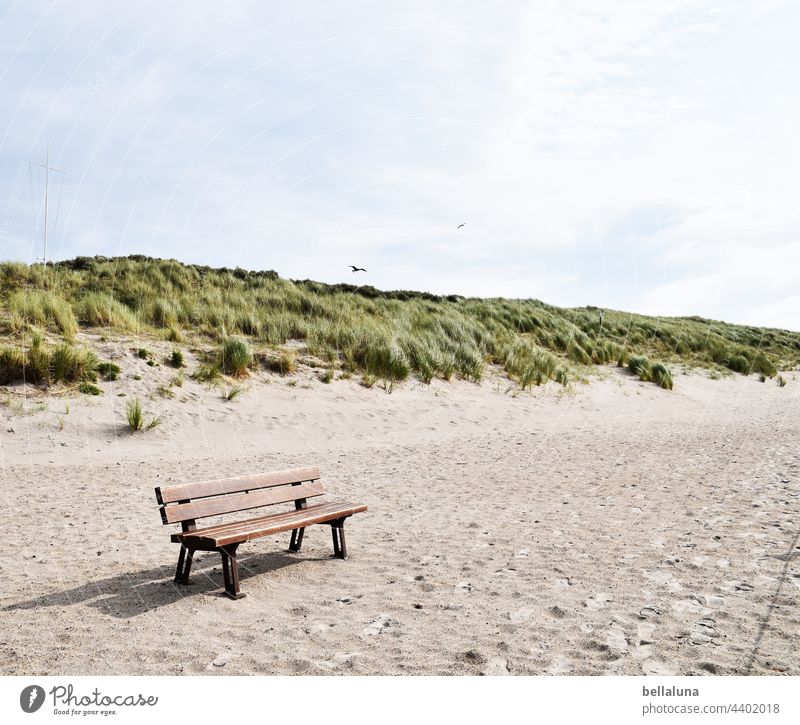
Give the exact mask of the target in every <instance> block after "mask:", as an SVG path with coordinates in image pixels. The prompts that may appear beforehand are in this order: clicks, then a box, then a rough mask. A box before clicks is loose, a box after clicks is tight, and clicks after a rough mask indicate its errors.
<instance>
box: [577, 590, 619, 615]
mask: <svg viewBox="0 0 800 725" xmlns="http://www.w3.org/2000/svg"><path fill="white" fill-rule="evenodd" d="M613 601H614V597H612V596H611V595H610V594H607V593H605V592H598V593H597V594H595V595H594V596H593V597H589V599H587V600H586V601H584V603H583V605H584V606H585V607H586V608H587V609H592V610H595V611H597V610H598V609H605V608H606V607H607V606H608V603H609V602H613Z"/></svg>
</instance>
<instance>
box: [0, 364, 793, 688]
mask: <svg viewBox="0 0 800 725" xmlns="http://www.w3.org/2000/svg"><path fill="white" fill-rule="evenodd" d="M153 374H158V375H162V376H166V375H167V372H166V371H163V370H161V371H159V372H157V373H153ZM788 377H789V384H788V385H787V386H786V387H785V388H779V387H778V386H777V385H775V384H774V382H772V381H770V382H768V383H766V384H762V383H759V382H758V381H757V380H756V379H755V378H752V377H751V378H744V377H741V376H736V377H732V378H729V379H724V380H718V381H712V380H709V379H707V378H706V377H705V376H703V375H700V374H697V375H680V376H678V377H677V378H676V384H675V390H674V391H673V392H671V393H670V392H667V391H663V390H660V389H659V388H657V387H656V386H655V385H652V384H645V383H641V382H639V381H638V380H636V379H633V378H631V377H629V376H628V375H626V374H625V373H624V372H622V371H618V370H617V369H614V368H609V369H607V370H606V371H604V372H603V375H602V379H598V380H594V381H593V382H592V383H591V384H590V385H581V384H577V385H575V386H574V387H573V390H572V391H571V392H566V391H564V389H563V388H560V387H558V386H556V385H554V384H549V385H547V386H546V387H544V388H539V389H536V390H535V391H534V392H533V393H524V394H520V395H516V396H514V395H512V394H511V392H510V391H508V392H507V388H508V386H509V383H508V381H505V380H503V379H502V378H500V377H495V378H489V379H487V380H486V381H485V382H484V383H482V384H481V385H474V384H470V383H465V382H452V383H444V382H435V383H434V384H433V385H431V386H424V385H418V384H414V383H408V384H406V385H404V386H402V387H400V388H398V389H397V390H395V391H394V392H393V393H391V394H387V393H386V392H385V391H383V390H381V389H379V388H377V387H376V388H372V389H369V390H367V389H365V388H362V387H360V386H359V385H358V384H357V383H356V382H355V381H353V380H349V381H335V382H334V383H333V384H331V385H323V384H322V383H320V382H318V381H316V380H315V379H313V377H311V376H310V375H306V376H305V377H301V378H300V379H299V381H298V382H296V383H295V384H294V385H290V384H289V382H288V380H287V379H284V378H280V377H276V376H272V377H269V378H267V377H258V378H252V379H251V380H250V381H249V382H248V383H246V388H247V389H246V390H245V392H244V393H243V394H242V396H240V398H239V399H237V400H236V401H234V402H225V401H223V400H222V399H221V398H220V395H219V393H218V392H216V391H210V390H206V389H205V388H203V387H201V386H200V385H198V384H196V383H194V382H192V381H190V380H187V381H186V383H185V384H184V386H183V387H182V388H178V389H176V390H175V392H176V397H175V398H174V399H172V400H162V399H160V398H155V399H152V400H151V399H145V409H146V410H147V411H149V412H150V413H152V414H156V413H161V412H162V411H166V414H165V417H164V423H163V425H162V426H161V427H160V428H158V429H156V430H152V431H148V432H145V433H141V434H137V435H134V436H130V435H128V434H127V431H126V430H125V428H124V412H123V411H124V404H125V402H126V400H128V399H130V397H131V396H133V395H135V394H138V395H142V396H143V397H144V395H145V394H146V393H147V392H148V391H149V390H150V389H151V387H152V385H153V382H152V376H151V379H150V380H149V381H148V379H145V378H144V376H143V380H141V381H135V380H133V379H131V378H130V377H126V378H125V380H124V381H121V382H119V383H114V384H104V390H105V394H104V395H103V396H102V397H100V398H98V399H93V398H91V399H90V398H87V397H85V396H84V397H81V398H80V399H78V398H75V399H73V400H72V401H71V402H70V406H69V414H66V413H65V412H64V411H65V409H66V408H65V401H64V400H54V399H52V398H50V399H47V400H46V401H44V399H41V401H44V402H40V404H39V405H38V408H39V409H37V404H36V402H35V401H29V402H28V406H27V408H28V410H29V411H32V412H30V414H23V415H21V414H19V412H18V411H17V412H14V411H12V410H10V409H5V410H0V414H2V415H3V418H4V419H3V421H2V423H3V424H2V426H0V445H1V446H2V447H1V448H0V464H2V468H1V469H0V476H2V491H3V503H4V506H3V514H2V522H3V531H4V533H5V535H6V537H7V539H8V541H9V542H11V544H10V545H6V546H5V547H3V552H2V554H0V566H1V567H2V575H3V580H4V586H3V589H2V594H0V618H1V620H0V621H2V623H3V627H2V630H3V634H2V641H0V672H2V673H3V674H122V673H126V674H176V673H199V674H204V673H208V674H212V673H213V674H339V673H342V674H447V673H455V674H459V673H465V674H477V673H485V674H491V675H499V674H515V675H516V674H523V675H524V674H642V673H646V674H745V673H751V674H778V673H783V674H793V675H798V674H800V653H799V652H798V649H797V647H798V645H797V642H798V641H800V608H799V607H798V604H800V539H798V535H799V533H800V528H798V527H799V526H800V523H798V522H800V518H799V517H798V512H799V511H800V455H798V451H800V445H799V444H800V416H799V415H798V413H800V394H798V392H797V391H798V390H800V387H798V383H797V381H794V380H792V377H791V374H790V375H789V376H788ZM148 386H149V387H148ZM120 392H124V393H126V397H117V395H118V393H120ZM59 418H63V419H64V421H65V422H64V424H63V429H62V428H61V424H60V423H59V420H58V419H59ZM11 431H13V432H11ZM306 464H319V465H320V467H321V468H322V470H323V480H324V481H325V483H326V484H327V486H328V488H329V491H330V492H331V494H330V495H331V496H332V497H333V498H342V499H347V500H356V501H363V502H364V503H367V504H368V505H369V509H370V510H369V512H368V513H365V514H360V515H358V516H356V517H354V519H351V520H350V522H349V523H348V546H349V549H350V554H351V558H350V559H349V560H348V561H346V562H341V561H338V560H335V559H330V558H329V554H330V553H331V544H330V534H329V530H328V529H327V527H325V528H323V527H315V528H312V529H310V530H309V531H308V532H307V534H306V539H305V542H304V547H303V552H302V553H301V554H300V555H289V554H287V553H286V551H285V549H286V546H287V544H288V534H286V535H283V536H280V537H268V538H265V539H261V540H259V541H256V542H251V543H249V544H246V545H244V546H243V547H242V549H241V550H240V553H241V555H242V564H243V567H244V572H243V582H242V588H243V591H245V592H246V593H247V595H248V596H247V597H246V598H245V599H242V600H240V601H237V602H234V601H229V600H228V599H226V598H224V597H223V596H221V587H222V573H221V570H220V565H219V558H218V557H217V556H216V555H210V554H205V555H202V556H200V557H199V560H198V561H197V565H196V569H195V571H194V572H193V576H192V579H193V582H192V584H191V585H190V586H188V587H183V588H182V587H176V586H175V585H173V584H172V581H171V579H172V574H173V572H174V565H175V559H176V558H177V548H176V547H175V545H172V544H170V543H169V537H168V532H169V527H165V526H162V525H161V523H160V520H159V516H158V513H157V510H156V505H155V499H154V496H153V487H154V486H155V485H158V484H163V483H165V482H167V481H183V480H192V479H200V478H209V477H215V476H224V475H233V474H237V473H246V472H251V471H259V470H270V469H276V468H285V467H291V466H295V465H306Z"/></svg>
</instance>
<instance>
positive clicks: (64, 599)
mask: <svg viewBox="0 0 800 725" xmlns="http://www.w3.org/2000/svg"><path fill="white" fill-rule="evenodd" d="M323 558H324V559H325V560H327V558H328V557H314V556H306V557H304V556H298V555H296V554H288V553H285V552H271V553H267V554H255V555H253V556H248V557H241V558H240V559H239V572H240V577H241V580H242V582H245V581H246V580H247V579H249V578H251V577H255V576H258V575H260V574H266V573H268V572H272V571H277V570H278V569H282V568H283V567H285V566H291V565H292V564H302V563H303V562H304V561H321V560H322V559H323ZM174 576H175V569H174V566H159V567H155V568H153V569H143V570H141V571H133V572H130V571H129V572H125V573H123V574H117V575H116V576H112V577H107V578H105V579H96V580H94V581H89V582H87V583H86V584H82V585H81V586H77V587H73V588H71V589H62V590H59V591H55V592H51V593H50V594H43V595H42V596H39V597H33V598H32V599H28V600H25V601H22V602H15V603H13V604H8V605H6V606H5V607H3V609H2V610H0V611H4V612H9V611H15V610H20V609H30V610H33V609H38V608H39V607H67V606H72V605H76V604H85V605H86V606H88V607H94V608H95V609H97V610H99V611H101V612H104V613H105V614H108V615H109V616H111V617H115V618H118V619H129V618H130V617H136V616H138V615H140V614H144V613H145V612H149V611H151V610H154V609H158V608H159V607H166V606H169V605H170V604H175V603H176V602H179V601H181V600H182V599H186V598H187V597H196V596H198V595H207V596H218V597H222V598H225V594H224V589H223V586H224V585H223V581H222V566H221V563H220V557H219V555H217V554H213V555H206V556H202V557H198V558H196V559H195V562H194V565H193V566H192V574H191V579H190V581H189V584H187V585H179V584H175V583H174V582H173V580H172V579H173V577H174Z"/></svg>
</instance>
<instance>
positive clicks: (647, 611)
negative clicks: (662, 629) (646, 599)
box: [639, 606, 661, 622]
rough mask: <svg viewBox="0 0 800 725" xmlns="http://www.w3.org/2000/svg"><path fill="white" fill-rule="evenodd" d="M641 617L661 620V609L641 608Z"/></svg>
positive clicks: (649, 619) (648, 619)
mask: <svg viewBox="0 0 800 725" xmlns="http://www.w3.org/2000/svg"><path fill="white" fill-rule="evenodd" d="M639 619H646V620H647V621H649V622H660V621H661V610H660V609H659V608H658V607H649V606H648V607H642V608H641V609H640V610H639Z"/></svg>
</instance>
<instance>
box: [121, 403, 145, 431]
mask: <svg viewBox="0 0 800 725" xmlns="http://www.w3.org/2000/svg"><path fill="white" fill-rule="evenodd" d="M125 417H126V418H127V419H128V430H129V431H130V432H131V434H133V433H136V431H138V430H141V429H142V426H143V425H144V415H143V413H142V401H140V400H139V398H134V399H133V400H129V401H128V402H127V403H126V404H125Z"/></svg>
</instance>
